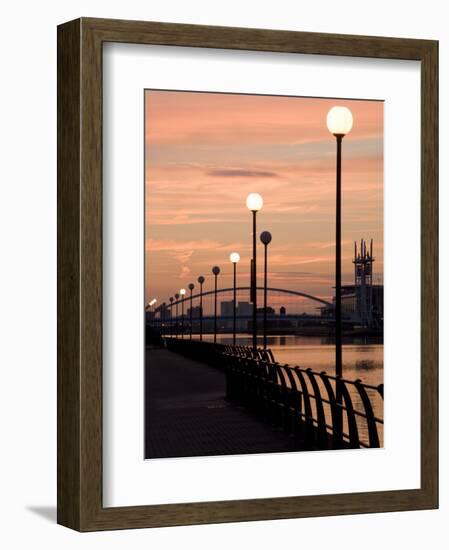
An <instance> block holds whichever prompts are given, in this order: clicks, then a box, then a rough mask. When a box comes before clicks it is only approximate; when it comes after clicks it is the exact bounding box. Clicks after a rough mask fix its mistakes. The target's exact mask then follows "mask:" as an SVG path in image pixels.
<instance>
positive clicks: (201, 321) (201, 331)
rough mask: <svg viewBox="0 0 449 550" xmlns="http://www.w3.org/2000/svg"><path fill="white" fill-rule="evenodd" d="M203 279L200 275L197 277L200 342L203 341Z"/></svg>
mask: <svg viewBox="0 0 449 550" xmlns="http://www.w3.org/2000/svg"><path fill="white" fill-rule="evenodd" d="M204 281H205V279H204V277H203V276H202V275H200V276H199V277H198V282H199V283H200V341H201V340H202V339H203V283H204Z"/></svg>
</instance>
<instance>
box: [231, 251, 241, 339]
mask: <svg viewBox="0 0 449 550" xmlns="http://www.w3.org/2000/svg"><path fill="white" fill-rule="evenodd" d="M229 259H230V260H231V262H232V263H233V267H234V297H233V301H232V305H233V308H232V310H233V311H232V345H233V346H235V335H236V324H237V323H236V318H237V264H238V263H239V261H240V254H239V253H238V252H232V253H231V254H230V255H229Z"/></svg>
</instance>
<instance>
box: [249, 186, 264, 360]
mask: <svg viewBox="0 0 449 550" xmlns="http://www.w3.org/2000/svg"><path fill="white" fill-rule="evenodd" d="M262 206H263V199H262V197H261V196H260V195H259V193H250V194H249V195H248V196H247V197H246V207H247V208H248V210H251V212H252V214H253V258H252V262H251V301H252V303H253V351H254V353H255V352H256V351H257V261H256V257H257V253H256V216H257V212H259V210H260V209H261V208H262Z"/></svg>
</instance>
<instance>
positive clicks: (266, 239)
mask: <svg viewBox="0 0 449 550" xmlns="http://www.w3.org/2000/svg"><path fill="white" fill-rule="evenodd" d="M260 240H261V241H262V244H263V245H264V247H265V265H264V276H263V349H267V282H268V281H267V278H268V277H267V271H268V269H267V266H268V252H267V251H268V245H269V244H270V243H271V233H270V232H269V231H262V233H261V234H260Z"/></svg>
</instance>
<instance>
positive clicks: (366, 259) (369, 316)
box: [352, 239, 375, 327]
mask: <svg viewBox="0 0 449 550" xmlns="http://www.w3.org/2000/svg"><path fill="white" fill-rule="evenodd" d="M374 261H375V258H374V256H373V239H371V241H370V246H369V249H367V246H366V241H365V240H364V239H361V241H360V249H358V247H357V241H354V259H353V261H352V263H353V264H354V286H355V289H354V290H355V295H356V302H357V313H358V315H359V318H360V323H361V325H362V326H363V327H372V326H373V263H374Z"/></svg>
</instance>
